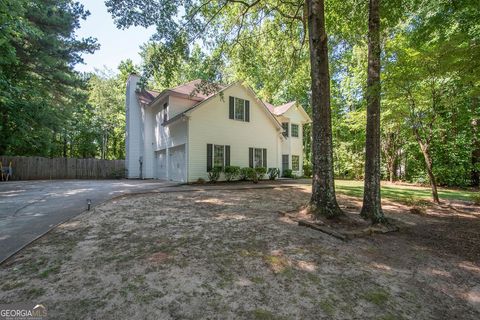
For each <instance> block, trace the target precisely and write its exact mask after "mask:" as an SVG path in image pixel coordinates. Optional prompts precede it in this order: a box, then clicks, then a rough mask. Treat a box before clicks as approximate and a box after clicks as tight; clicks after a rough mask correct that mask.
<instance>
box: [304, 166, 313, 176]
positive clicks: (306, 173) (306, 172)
mask: <svg viewBox="0 0 480 320" xmlns="http://www.w3.org/2000/svg"><path fill="white" fill-rule="evenodd" d="M312 173H313V171H312V165H311V164H309V163H308V164H304V165H303V175H304V176H305V177H309V178H310V177H311V176H312Z"/></svg>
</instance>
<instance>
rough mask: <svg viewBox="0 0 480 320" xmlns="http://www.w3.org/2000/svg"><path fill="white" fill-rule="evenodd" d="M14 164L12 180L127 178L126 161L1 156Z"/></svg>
mask: <svg viewBox="0 0 480 320" xmlns="http://www.w3.org/2000/svg"><path fill="white" fill-rule="evenodd" d="M0 161H1V162H2V166H4V167H6V166H8V165H9V163H10V161H11V162H12V168H13V177H12V178H13V179H12V180H41V179H113V178H117V179H118V178H124V177H125V160H102V159H75V158H43V157H10V156H0Z"/></svg>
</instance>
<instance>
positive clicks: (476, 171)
mask: <svg viewBox="0 0 480 320" xmlns="http://www.w3.org/2000/svg"><path fill="white" fill-rule="evenodd" d="M478 101H479V98H478V97H473V99H472V136H473V138H472V174H471V180H472V186H473V187H478V186H480V119H479V118H478V107H479V105H478Z"/></svg>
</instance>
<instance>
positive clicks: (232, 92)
mask: <svg viewBox="0 0 480 320" xmlns="http://www.w3.org/2000/svg"><path fill="white" fill-rule="evenodd" d="M230 97H235V98H240V99H243V100H248V101H249V102H250V108H249V109H250V119H249V123H251V124H252V125H260V124H262V125H265V124H267V125H271V126H273V128H274V129H275V130H276V131H281V130H282V127H281V124H280V123H279V122H278V121H277V119H276V117H275V116H274V115H273V114H272V113H271V112H270V111H269V110H268V108H267V106H266V105H265V104H264V103H263V102H262V101H261V100H260V99H259V98H258V97H257V96H256V94H255V93H254V92H253V90H251V89H250V88H248V87H246V86H244V85H242V84H240V83H234V84H232V85H230V86H228V87H226V88H224V89H223V90H221V91H220V92H219V93H217V94H215V95H213V96H211V97H209V98H208V99H206V100H204V101H202V102H200V103H199V104H198V105H196V106H195V107H193V108H191V109H190V110H187V112H186V113H185V114H186V115H187V116H191V115H192V116H193V115H195V114H198V113H199V112H202V113H203V112H208V113H209V114H210V116H212V119H216V120H218V121H223V119H224V120H225V121H233V122H232V125H233V124H234V122H243V121H239V120H232V119H230V118H229V98H230ZM213 113H219V115H218V116H216V115H213Z"/></svg>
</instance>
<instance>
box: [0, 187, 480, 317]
mask: <svg viewBox="0 0 480 320" xmlns="http://www.w3.org/2000/svg"><path fill="white" fill-rule="evenodd" d="M308 198H309V190H308V187H307V186H298V187H289V188H287V187H283V188H282V187H278V188H274V189H250V190H215V191H213V190H208V191H197V192H172V193H159V194H147V195H137V196H127V197H123V198H120V199H117V200H113V201H110V202H108V203H106V204H104V205H101V206H99V207H97V208H96V209H95V210H93V211H90V212H88V213H85V214H82V215H80V216H78V217H77V218H75V219H74V220H71V221H70V222H69V223H66V224H64V225H61V226H60V227H57V228H56V229H55V230H53V231H52V232H51V233H49V234H48V235H47V236H45V237H43V238H41V239H40V240H38V241H36V242H35V243H33V244H32V245H30V246H29V247H27V248H26V249H25V250H23V251H21V252H20V253H19V254H17V255H16V256H14V257H13V258H12V259H10V260H8V261H7V262H6V263H5V264H3V265H2V266H1V269H0V278H1V280H2V281H1V293H0V301H1V303H13V302H18V301H35V302H36V303H42V304H44V305H45V306H46V307H47V309H48V313H49V318H50V319H480V210H479V209H478V208H472V207H465V208H460V209H457V210H452V209H449V208H447V209H445V208H438V207H431V208H429V209H427V212H426V213H424V214H413V213H411V212H410V211H409V208H408V207H405V206H403V205H399V204H394V203H389V202H385V203H384V209H385V211H386V213H388V216H389V217H390V218H393V219H396V220H397V221H398V224H399V225H400V228H401V230H400V232H398V233H391V234H387V235H374V236H371V237H366V238H360V239H354V240H351V241H348V242H343V241H341V240H338V239H336V238H333V237H331V236H328V235H326V234H323V233H321V232H319V231H315V230H312V229H309V228H305V227H299V226H298V225H297V224H296V223H293V222H292V221H291V220H289V219H288V218H286V217H282V216H281V215H279V211H288V210H294V209H296V208H298V207H299V206H301V205H303V204H305V203H306V202H307V200H308ZM339 199H340V203H341V205H342V207H343V208H344V209H346V210H348V211H357V212H358V211H359V203H358V199H356V198H349V197H345V196H341V197H339Z"/></svg>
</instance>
